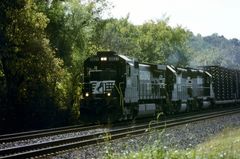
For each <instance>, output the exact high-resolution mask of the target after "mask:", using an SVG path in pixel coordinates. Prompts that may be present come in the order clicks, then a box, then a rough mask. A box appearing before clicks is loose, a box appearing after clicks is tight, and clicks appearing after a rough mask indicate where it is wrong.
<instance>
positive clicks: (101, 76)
mask: <svg viewBox="0 0 240 159" xmlns="http://www.w3.org/2000/svg"><path fill="white" fill-rule="evenodd" d="M116 74H117V73H116V71H115V70H94V71H90V81H102V80H115V79H116Z"/></svg>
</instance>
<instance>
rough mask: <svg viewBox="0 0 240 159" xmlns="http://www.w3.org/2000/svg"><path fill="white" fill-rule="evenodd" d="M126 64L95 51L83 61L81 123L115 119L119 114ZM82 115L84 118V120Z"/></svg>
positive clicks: (122, 60)
mask: <svg viewBox="0 0 240 159" xmlns="http://www.w3.org/2000/svg"><path fill="white" fill-rule="evenodd" d="M125 80H126V61H125V60H124V59H122V58H121V57H120V56H118V55H117V54H116V53H115V52H98V53H97V55H95V56H91V57H89V58H88V59H87V60H85V62H84V84H83V89H82V96H83V99H81V103H80V118H81V120H85V118H87V120H88V121H89V117H88V116H91V117H92V118H93V119H92V120H93V121H97V120H100V121H107V120H111V121H113V120H115V118H116V119H117V118H119V116H120V115H121V114H122V109H121V103H122V100H123V99H122V97H123V92H124V83H125ZM84 116H85V117H84Z"/></svg>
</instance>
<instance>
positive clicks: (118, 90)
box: [114, 82, 124, 111]
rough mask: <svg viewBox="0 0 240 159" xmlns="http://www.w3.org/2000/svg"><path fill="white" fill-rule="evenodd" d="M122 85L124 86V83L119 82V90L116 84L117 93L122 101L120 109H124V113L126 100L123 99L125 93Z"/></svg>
mask: <svg viewBox="0 0 240 159" xmlns="http://www.w3.org/2000/svg"><path fill="white" fill-rule="evenodd" d="M121 84H124V83H123V82H119V84H118V85H119V88H118V87H117V85H116V84H114V86H115V88H116V90H117V92H118V93H119V97H120V99H119V100H120V101H119V104H120V107H121V108H122V111H124V99H123V93H122V88H121Z"/></svg>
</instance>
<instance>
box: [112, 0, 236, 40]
mask: <svg viewBox="0 0 240 159" xmlns="http://www.w3.org/2000/svg"><path fill="white" fill-rule="evenodd" d="M108 1H109V2H111V3H112V4H113V5H114V6H115V7H114V8H113V9H112V10H111V14H112V16H114V17H117V18H120V17H126V16H127V14H128V13H129V14H130V17H129V20H130V22H132V23H134V24H142V23H143V22H145V21H148V20H150V19H152V20H157V19H161V18H162V17H163V15H164V14H165V15H166V16H167V17H170V21H169V24H170V25H171V26H176V25H181V26H182V27H184V28H186V29H189V30H190V31H192V32H193V33H194V34H197V33H200V34H201V35H203V36H206V35H211V34H213V33H218V34H219V35H223V36H225V37H226V38H230V39H231V38H238V39H240V29H239V28H240V20H239V16H240V1H239V0H108Z"/></svg>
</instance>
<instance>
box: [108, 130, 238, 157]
mask: <svg viewBox="0 0 240 159" xmlns="http://www.w3.org/2000/svg"><path fill="white" fill-rule="evenodd" d="M105 158H108V159H116V158H117V159H149V158H153V159H206V158H207V159H219V158H224V159H239V158H240V128H238V129H236V128H226V129H224V130H223V131H222V132H221V133H219V134H217V135H216V136H214V137H212V138H210V139H209V140H208V141H206V142H205V143H201V144H199V145H198V146H196V147H195V148H193V149H187V150H176V149H168V148H166V147H164V146H162V145H161V143H160V142H159V143H158V144H153V145H151V146H149V145H148V146H146V147H145V148H144V149H143V150H142V151H141V152H130V153H126V154H123V153H121V154H117V153H107V154H106V155H105Z"/></svg>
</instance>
